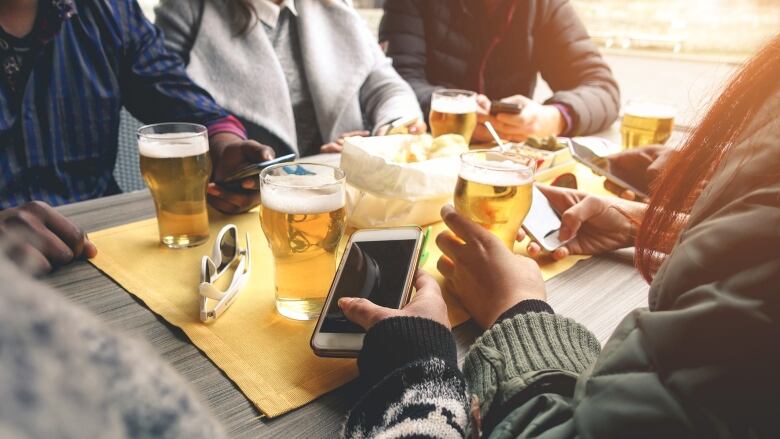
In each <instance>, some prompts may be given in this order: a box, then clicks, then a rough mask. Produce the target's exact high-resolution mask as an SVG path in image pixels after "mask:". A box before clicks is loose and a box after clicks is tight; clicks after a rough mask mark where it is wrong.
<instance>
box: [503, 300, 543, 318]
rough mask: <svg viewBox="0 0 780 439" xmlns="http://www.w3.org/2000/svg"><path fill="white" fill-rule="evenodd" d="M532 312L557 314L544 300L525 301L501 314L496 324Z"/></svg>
mask: <svg viewBox="0 0 780 439" xmlns="http://www.w3.org/2000/svg"><path fill="white" fill-rule="evenodd" d="M530 312H545V313H548V314H555V311H553V309H552V307H551V306H550V305H549V304H548V303H547V302H545V301H544V300H540V299H525V300H521V301H520V302H518V303H517V304H515V305H514V306H512V307H511V308H509V309H507V310H506V311H504V312H503V313H501V315H500V316H498V319H496V322H495V323H501V322H502V321H504V320H506V319H511V318H512V317H514V316H517V315H520V314H528V313H530Z"/></svg>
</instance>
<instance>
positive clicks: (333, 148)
mask: <svg viewBox="0 0 780 439" xmlns="http://www.w3.org/2000/svg"><path fill="white" fill-rule="evenodd" d="M370 135H371V133H370V132H368V131H366V130H360V131H347V132H346V133H344V134H342V135H340V136H339V137H338V138H337V139H335V140H334V141H332V142H329V143H326V144H324V145H322V147H320V152H321V153H323V154H328V153H338V152H341V151H343V150H344V141H345V140H346V138H347V137H354V136H358V137H365V136H370Z"/></svg>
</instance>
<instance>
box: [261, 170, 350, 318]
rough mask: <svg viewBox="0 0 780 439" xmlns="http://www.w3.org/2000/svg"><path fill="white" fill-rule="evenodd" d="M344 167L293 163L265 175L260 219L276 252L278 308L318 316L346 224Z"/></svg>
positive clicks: (282, 311)
mask: <svg viewBox="0 0 780 439" xmlns="http://www.w3.org/2000/svg"><path fill="white" fill-rule="evenodd" d="M344 181H345V176H344V171H342V170H341V169H338V168H334V167H331V166H326V165H319V164H311V163H292V164H289V163H287V164H281V165H277V166H272V167H269V168H267V169H265V170H264V171H263V173H262V174H260V193H261V198H262V208H261V210H260V222H261V224H262V227H263V232H264V233H265V236H266V238H267V239H268V245H269V246H270V247H271V252H272V253H273V257H274V268H275V271H274V273H275V280H274V282H275V289H276V309H277V311H279V314H281V315H283V316H285V317H289V318H291V319H295V320H310V319H314V318H317V316H319V314H320V311H321V310H322V305H323V302H324V300H325V296H327V294H328V290H329V288H330V285H331V282H332V281H333V277H334V276H335V275H336V251H337V250H338V247H339V242H340V241H341V237H342V236H343V234H344V227H345V225H346V219H347V218H346V216H347V215H346V207H345V206H346V194H345V186H344Z"/></svg>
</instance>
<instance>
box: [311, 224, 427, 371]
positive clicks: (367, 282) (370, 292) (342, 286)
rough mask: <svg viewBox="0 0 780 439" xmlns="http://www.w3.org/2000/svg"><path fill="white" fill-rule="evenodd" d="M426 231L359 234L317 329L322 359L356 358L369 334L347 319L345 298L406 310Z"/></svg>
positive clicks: (317, 349)
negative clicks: (342, 300) (341, 302)
mask: <svg viewBox="0 0 780 439" xmlns="http://www.w3.org/2000/svg"><path fill="white" fill-rule="evenodd" d="M422 243H423V232H422V229H421V228H419V227H416V226H411V227H396V228H388V229H368V230H358V231H357V232H355V233H354V234H353V235H352V237H351V238H350V239H349V242H348V243H347V248H346V250H345V253H344V256H343V257H342V258H341V263H340V264H339V268H338V270H337V271H336V277H335V278H334V279H333V284H332V285H331V287H330V292H329V293H328V297H327V299H326V300H325V305H324V306H323V308H322V313H321V314H320V317H319V319H318V320H317V326H316V327H315V328H314V333H313V334H312V336H311V348H312V349H313V350H314V353H315V354H316V355H318V356H321V357H356V356H357V355H358V353H359V352H360V350H361V349H362V348H363V337H364V336H365V331H364V330H363V328H361V327H360V326H358V325H356V324H354V323H352V322H350V321H349V320H347V319H346V317H344V314H343V313H342V312H341V309H340V308H339V306H338V301H339V299H340V298H342V297H363V298H366V299H368V300H370V301H372V302H374V303H375V304H377V305H380V306H385V307H388V308H395V309H399V308H401V307H402V306H404V305H406V303H407V302H408V301H409V296H410V294H411V290H412V282H413V280H414V273H415V270H416V269H417V264H418V261H419V259H420V252H421V250H422Z"/></svg>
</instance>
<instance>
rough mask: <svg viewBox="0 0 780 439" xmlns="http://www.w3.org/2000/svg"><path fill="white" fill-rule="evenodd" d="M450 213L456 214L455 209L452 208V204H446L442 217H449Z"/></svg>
mask: <svg viewBox="0 0 780 439" xmlns="http://www.w3.org/2000/svg"><path fill="white" fill-rule="evenodd" d="M450 213H455V208H454V207H452V204H445V205H444V207H442V208H441V214H442V216H444V215H448V214H450Z"/></svg>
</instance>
